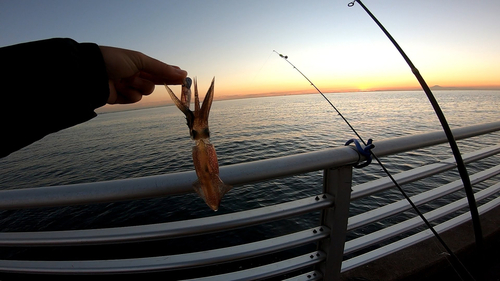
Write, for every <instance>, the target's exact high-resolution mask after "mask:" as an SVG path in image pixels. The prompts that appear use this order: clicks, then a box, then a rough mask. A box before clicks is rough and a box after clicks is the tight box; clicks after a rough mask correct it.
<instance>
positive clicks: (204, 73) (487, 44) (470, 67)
mask: <svg viewBox="0 0 500 281" xmlns="http://www.w3.org/2000/svg"><path fill="white" fill-rule="evenodd" d="M349 2H350V1H349V0H341V1H339V0H335V1H273V0H264V1H260V0H251V1H246V0H245V1H243V0H238V1H234V0H233V1H201V0H200V1H189V0H188V1H186V0H181V1H164V0H162V1H123V0H119V1H102V0H99V1H68V0H62V1H58V0H50V1H41V0H37V1H28V0H21V1H0V46H6V45H12V44H16V43H20V42H26V41H33V40H39V39H44V38H51V37H70V38H73V39H75V40H76V41H79V42H95V43H97V44H100V45H109V46H116V47H122V48H127V49H134V50H138V51H141V52H143V53H145V54H147V55H149V56H152V57H155V58H157V59H160V60H162V61H164V62H166V63H169V64H174V65H178V66H180V67H181V68H183V69H185V70H187V71H188V73H189V76H191V77H195V76H196V77H197V78H198V82H199V83H198V84H199V86H200V91H201V92H202V93H204V92H205V91H206V89H208V86H209V83H210V81H211V79H212V77H214V76H215V77H216V85H215V96H216V98H221V97H228V96H237V95H258V94H264V93H276V92H294V93H295V92H312V91H313V89H311V87H310V85H309V84H308V83H307V82H306V81H305V80H304V79H303V78H302V77H301V76H300V74H299V73H298V72H296V71H295V70H294V69H293V68H292V67H291V66H290V65H289V64H287V63H286V62H285V61H284V60H283V59H281V58H280V57H279V56H277V55H276V54H275V53H273V50H277V51H278V52H280V53H283V54H286V55H288V56H289V60H290V61H291V62H292V63H293V64H295V65H296V66H297V67H298V68H299V69H300V70H301V71H302V72H303V73H305V74H306V75H307V76H308V77H309V78H310V79H311V80H312V81H313V82H315V84H316V85H317V86H318V87H319V88H320V89H322V90H323V91H324V92H329V91H359V90H361V91H366V90H375V89H394V88H412V87H413V88H416V87H418V84H417V82H416V80H415V78H414V77H413V74H412V73H411V71H410V69H409V68H408V66H407V65H406V64H405V62H404V60H403V59H402V58H401V56H400V55H399V53H398V52H397V50H396V49H395V48H394V47H393V46H392V45H391V43H390V42H389V40H388V39H387V38H386V37H385V35H384V34H383V33H382V32H381V31H380V29H379V28H378V27H377V26H376V25H375V23H374V22H373V21H372V20H371V19H370V18H369V17H368V15H367V14H366V13H365V12H364V11H363V9H362V8H361V7H360V6H359V5H354V7H352V8H349V7H348V6H347V4H348V3H349ZM363 3H364V4H365V5H366V6H368V8H370V9H371V11H372V12H373V13H374V14H375V15H376V16H377V17H378V19H379V20H380V21H381V22H382V23H383V24H384V25H385V27H386V28H387V29H388V30H389V32H391V33H392V35H393V36H394V37H395V39H396V40H397V41H398V42H399V44H400V45H401V47H402V48H403V49H404V50H405V51H406V53H407V54H408V56H409V57H410V58H411V59H412V61H413V62H414V64H415V65H416V66H417V68H418V69H419V70H420V72H421V74H422V75H423V76H424V78H425V79H426V80H427V82H428V84H429V85H430V86H432V85H441V86H445V87H450V86H461V87H464V86H467V87H470V86H474V87H477V86H500V32H499V30H500V19H499V18H498V12H499V11H500V1H498V0H484V1H470V0H442V1H435V0H418V1H417V0H414V1H401V0H397V1H396V0H384V1H382V0H365V1H363ZM177 88H180V87H173V89H174V90H176V91H177V92H178V90H179V89H177ZM69 90H70V89H69ZM168 100H169V97H168V95H167V94H166V91H165V90H164V89H163V87H162V86H157V88H156V90H155V92H154V93H153V94H152V95H151V97H148V98H145V99H144V100H143V101H141V102H143V103H153V102H165V101H168Z"/></svg>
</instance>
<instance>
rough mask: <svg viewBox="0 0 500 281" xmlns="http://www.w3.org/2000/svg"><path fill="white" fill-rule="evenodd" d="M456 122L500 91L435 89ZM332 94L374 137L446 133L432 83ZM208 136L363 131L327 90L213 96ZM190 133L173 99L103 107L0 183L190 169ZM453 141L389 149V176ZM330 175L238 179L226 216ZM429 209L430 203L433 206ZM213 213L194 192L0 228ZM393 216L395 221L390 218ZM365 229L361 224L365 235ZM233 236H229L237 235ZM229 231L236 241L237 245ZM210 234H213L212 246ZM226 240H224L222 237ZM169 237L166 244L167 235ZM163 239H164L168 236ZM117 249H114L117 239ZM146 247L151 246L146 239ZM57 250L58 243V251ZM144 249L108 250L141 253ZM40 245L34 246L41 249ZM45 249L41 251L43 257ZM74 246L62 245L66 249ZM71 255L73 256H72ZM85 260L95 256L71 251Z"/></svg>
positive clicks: (226, 160) (274, 151) (308, 221)
mask: <svg viewBox="0 0 500 281" xmlns="http://www.w3.org/2000/svg"><path fill="white" fill-rule="evenodd" d="M435 95H436V98H437V100H438V101H439V103H440V105H441V107H442V109H443V111H444V113H445V115H446V116H447V119H448V122H449V124H450V126H451V127H452V128H456V127H460V126H468V125H474V124H479V123H485V122H493V121H498V120H499V118H500V110H499V106H500V91H436V92H435ZM327 97H328V98H329V99H330V100H331V101H332V102H333V104H334V105H335V106H336V107H337V108H338V109H339V110H340V111H341V112H342V114H343V115H344V116H345V117H346V118H347V119H348V120H349V121H350V122H351V124H352V126H353V127H354V128H356V129H357V130H358V132H359V134H360V135H361V136H362V137H363V138H364V139H365V140H366V139H368V138H372V139H373V140H374V143H375V145H376V143H377V141H378V140H383V139H387V138H392V137H399V136H406V135H411V134H418V133H422V132H428V131H432V130H440V129H441V126H440V124H439V121H438V119H437V117H436V115H435V114H434V111H433V109H432V107H431V105H430V104H429V102H428V101H427V98H426V96H425V94H424V93H423V92H420V91H411V92H362V93H332V94H327ZM209 123H210V130H211V141H212V143H213V144H214V145H215V148H216V150H217V154H218V158H219V164H220V165H221V166H223V165H229V164H235V163H242V162H248V161H254V160H259V159H266V158H273V157H277V156H284V155H292V154H296V153H302V152H309V151H315V150H319V149H325V148H330V147H336V146H342V145H343V144H344V143H345V142H346V141H347V140H349V139H351V138H354V137H355V135H354V134H353V133H352V132H351V131H350V129H349V128H348V126H347V125H346V124H345V123H344V122H343V121H342V119H341V118H340V117H339V116H338V115H337V114H336V112H335V111H334V109H333V108H331V107H330V106H329V104H328V103H327V102H326V101H324V100H323V98H322V97H321V96H319V95H289V96H278V97H264V98H251V99H239V100H226V101H215V102H214V103H213V105H212V110H211V113H210V120H209ZM499 136H500V135H499V134H498V133H495V134H492V135H489V136H481V137H475V138H473V139H471V140H466V141H460V142H459V146H460V149H461V151H462V152H463V153H465V152H468V151H472V150H475V149H478V148H481V147H484V146H487V145H492V144H497V143H498V141H499V139H500V138H499ZM192 145H193V142H192V141H191V140H190V138H189V132H188V129H187V126H186V125H185V118H184V116H183V114H182V113H181V112H180V111H179V110H178V109H177V108H176V107H175V106H165V107H157V108H150V109H141V110H133V111H124V112H114V113H105V114H100V115H99V116H98V117H96V118H94V119H93V120H91V121H89V122H87V123H84V124H80V125H78V126H75V127H72V128H69V129H66V130H63V131H60V132H58V133H55V134H52V135H49V136H47V137H45V138H44V139H42V140H41V141H39V142H36V143H34V144H32V145H30V146H28V147H26V148H24V149H22V150H20V151H18V152H15V153H13V154H12V155H10V156H8V157H6V158H3V159H0V189H16V188H28V187H40V186H52V185H60V184H72V183H81V182H91V181H102V180H114V179H123V178H130V177H142V176H150V175H157V174H163V173H174V172H179V171H186V170H192V169H193V165H192V159H191V147H192ZM451 157H452V154H451V151H450V149H449V148H448V146H447V145H440V146H437V147H433V148H428V149H420V150H417V151H412V152H409V153H403V154H398V155H394V156H390V157H384V158H382V161H383V162H384V163H385V164H386V165H387V167H388V169H389V170H390V171H391V172H392V173H397V172H400V171H403V170H408V169H411V168H415V167H418V166H422V165H425V164H428V163H433V162H436V161H439V160H442V159H446V158H451ZM499 160H500V159H499V158H498V157H493V158H490V159H487V160H485V161H482V162H479V163H477V164H473V165H470V167H468V168H469V169H470V173H472V172H474V171H476V170H479V169H483V168H485V167H489V166H491V165H493V164H494V163H498V161H499ZM321 176H322V172H320V171H318V172H313V173H308V174H305V175H298V176H294V177H291V178H287V179H278V180H273V181H269V182H263V183H256V184H251V185H245V186H236V187H234V189H233V190H232V191H230V192H229V193H228V194H227V195H226V196H225V197H224V199H223V202H222V204H221V208H220V210H219V212H218V213H217V214H221V213H229V212H234V211H239V210H243V209H248V208H256V207H259V206H266V205H269V204H275V203H277V202H285V201H289V200H292V199H298V198H303V197H307V196H312V195H316V194H319V193H321V184H322V178H321ZM381 176H383V174H382V173H381V169H380V167H378V166H377V165H375V164H372V165H370V166H369V167H367V168H365V169H360V170H355V171H354V185H356V184H359V183H362V182H365V181H368V180H373V179H376V178H379V177H381ZM452 179H453V180H455V179H457V173H456V172H454V171H451V172H447V173H445V174H444V175H442V176H439V177H432V178H429V179H427V180H426V181H423V183H417V184H412V185H408V187H405V188H407V190H408V192H409V193H410V194H412V193H414V192H416V191H417V190H423V189H428V188H432V187H433V186H435V185H437V184H442V183H444V182H447V181H449V180H452ZM399 198H401V196H400V195H399V194H398V193H397V192H396V191H389V192H388V193H386V194H384V195H377V196H374V197H370V198H366V199H363V200H358V201H356V202H353V205H352V207H351V212H352V213H353V214H356V213H359V212H361V211H365V210H368V209H371V208H374V207H376V206H379V205H382V204H384V203H386V202H389V201H393V200H397V199H399ZM431 207H432V206H431ZM213 214H214V213H213V212H212V211H211V210H210V209H209V208H208V207H207V206H206V205H205V204H204V202H203V201H202V200H201V199H199V198H198V197H197V196H196V195H195V194H194V193H193V194H188V195H183V196H173V197H169V198H156V199H148V200H137V201H130V202H117V203H109V204H95V205H89V206H72V207H65V208H41V209H33V210H20V211H2V212H0V229H2V231H35V230H37V231H39V230H62V229H83V228H99V227H115V226H127V225H136V224H144V223H159V222H167V221H175V220H181V219H190V218H196V217H203V216H210V215H213ZM317 220H318V216H317V215H314V214H313V215H309V216H303V217H299V218H296V219H290V220H284V221H280V222H279V223H272V224H266V225H264V226H260V227H255V228H251V229H250V230H245V231H234V232H231V233H230V234H225V235H223V236H220V235H207V236H204V237H203V239H202V240H203V243H201V244H196V243H194V244H193V242H192V241H187V240H186V241H184V240H182V239H181V241H178V242H176V245H183V246H182V247H180V246H173V245H171V244H165V245H166V246H165V247H158V245H157V244H154V245H151V246H150V249H149V252H148V254H151V253H152V254H158V255H163V254H173V253H177V252H182V251H183V250H185V245H191V246H192V248H193V249H196V250H202V249H205V248H207V247H210V245H217V244H218V243H222V242H220V241H224V243H225V244H224V245H226V244H227V245H231V244H235V243H239V242H242V241H245V242H251V241H254V240H259V239H262V238H266V237H267V236H270V237H271V236H274V235H275V234H274V233H271V232H270V231H268V228H272V229H273V230H277V231H278V232H280V231H281V232H282V233H289V232H293V231H295V230H297V229H304V227H311V226H313V225H314V224H315V223H317ZM381 223H390V222H381ZM363 231H364V230H360V233H358V234H359V235H361V234H362V232H363ZM353 235H356V234H353ZM228 237H230V239H228ZM228 240H229V242H228ZM207 241H209V242H211V243H207ZM217 241H219V242H217ZM165 243H167V242H165ZM162 245H163V244H162ZM110 247H112V246H110ZM140 248H141V250H142V249H143V248H147V247H144V245H141V246H140ZM51 251H52V252H51V255H53V256H57V255H58V253H59V251H60V250H58V249H54V250H51ZM137 251H140V250H139V249H135V250H129V251H125V252H124V251H123V250H119V251H116V252H119V254H116V252H115V254H110V253H111V252H113V251H107V252H106V253H103V252H102V251H97V252H99V254H100V255H99V257H102V255H104V256H108V255H110V257H114V256H116V255H119V256H121V257H123V256H128V255H132V254H131V253H132V252H134V253H135V252H137ZM28 252H29V251H25V250H22V249H21V250H19V251H11V252H9V251H7V252H6V253H2V254H0V255H2V256H3V257H8V258H11V257H15V258H29V257H32V256H36V255H42V254H40V253H34V254H33V253H31V252H29V253H28ZM35 252H36V251H35ZM45 254H46V252H44V255H45ZM67 254H68V253H67V252H65V255H67ZM72 254H73V252H72V253H70V257H71V255H72ZM73 255H75V258H86V257H88V256H89V255H90V256H92V255H91V254H89V253H85V254H82V253H79V254H73Z"/></svg>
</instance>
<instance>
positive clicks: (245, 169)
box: [0, 122, 500, 280]
mask: <svg viewBox="0 0 500 281" xmlns="http://www.w3.org/2000/svg"><path fill="white" fill-rule="evenodd" d="M499 130H500V122H494V123H488V124H481V125H476V126H470V127H463V128H458V129H455V130H454V131H453V132H454V134H455V138H456V139H465V138H469V137H472V136H478V135H482V134H488V133H491V132H495V131H499ZM446 141H447V140H446V137H445V135H444V133H442V132H431V133H425V134H419V135H412V136H407V137H400V138H393V139H389V140H382V141H377V142H376V147H375V149H374V150H373V151H374V153H375V154H377V156H379V157H382V156H387V155H392V154H396V153H400V152H407V151H411V150H415V149H418V148H424V147H428V146H433V145H437V144H441V143H445V142H446ZM499 153H500V146H499V145H497V146H491V147H486V148H483V149H480V150H478V151H474V152H471V153H467V154H464V155H463V158H464V161H465V162H466V163H470V162H475V161H478V160H479V159H483V158H487V157H490V156H492V155H496V154H499ZM358 160H359V156H358V153H357V152H356V151H355V150H354V149H353V148H352V147H339V148H332V149H325V150H321V151H315V152H310V153H303V154H297V155H292V156H286V157H279V158H273V159H267V160H261V161H255V162H250V163H242V164H235V165H228V166H224V167H221V169H220V175H221V178H223V179H224V181H225V182H226V183H228V184H231V185H233V186H236V188H237V186H238V185H242V184H248V183H252V182H259V181H265V180H270V179H275V178H280V177H288V176H292V175H297V174H303V173H307V172H311V171H318V170H323V171H324V174H323V179H324V184H323V193H322V194H318V195H317V196H313V197H309V198H304V199H299V200H295V201H291V202H286V203H281V204H277V205H273V206H267V207H262V208H258V209H253V210H247V211H242V212H237V213H232V214H225V215H219V216H214V217H208V218H200V219H192V220H185V221H179V222H169V223H160V224H152V225H140V226H131V227H117V228H105V229H86V230H65V231H47V232H0V246H1V247H14V246H15V247H41V246H74V245H94V244H115V243H132V242H138V241H151V240H161V239H173V238H177V237H184V236H195V235H199V234H205V233H214V232H220V231H228V230H231V229H235V228H242V227H247V226H250V225H256V224H262V223H266V222H271V221H275V220H280V219H284V218H289V217H295V216H298V215H302V214H306V213H310V212H315V211H321V218H320V220H319V224H318V225H317V226H315V227H312V228H310V229H306V230H303V231H299V232H296V233H291V234H287V235H282V236H278V237H274V238H270V239H264V240H260V241H257V242H252V243H247V244H241V245H237V246H231V247H226V248H218V249H212V250H208V251H202V252H190V253H183V254H176V255H169V256H155V257H146V258H144V257H141V258H127V259H114V260H75V261H45V260H29V261H26V260H0V272H9V273H47V274H111V273H127V272H151V271H165V270H180V269H188V268H193V267H196V268H197V267H202V266H210V265H213V264H220V263H227V262H231V261H235V260H241V259H248V258H251V257H255V256H260V255H267V254H272V253H276V252H279V251H282V250H285V249H290V248H295V247H298V246H301V245H305V244H310V243H317V245H318V246H317V247H318V248H317V251H314V252H311V253H309V254H307V255H299V256H297V257H294V258H291V259H285V260H281V261H278V262H273V263H271V264H268V265H263V266H257V267H254V268H250V269H244V270H239V271H235V272H231V273H225V274H222V275H215V276H211V277H204V280H247V279H255V278H265V277H270V276H275V275H278V274H283V273H286V272H293V271H297V270H298V269H302V268H306V269H307V268H309V269H310V270H312V271H309V272H307V273H305V274H304V273H301V274H299V275H298V276H297V277H294V279H293V280H318V279H321V278H323V277H326V278H325V279H328V280H335V279H336V278H338V277H339V275H340V273H341V272H342V271H346V270H349V269H351V268H354V267H356V266H359V265H362V264H365V263H367V262H370V261H372V260H374V259H377V258H380V257H383V256H385V255H388V254H390V253H392V252H394V251H397V250H400V249H404V248H405V247H408V246H410V245H413V244H415V243H417V242H419V241H422V240H423V239H426V238H428V237H429V233H428V232H425V231H424V232H419V233H416V234H413V235H411V236H408V237H406V238H402V239H400V240H398V241H396V242H393V243H389V244H387V245H384V246H380V247H378V248H377V249H375V250H371V251H370V250H365V249H366V248H367V247H370V246H374V245H378V243H380V242H381V241H383V240H386V239H389V238H391V237H394V236H396V235H399V234H401V233H404V232H406V231H408V230H412V229H415V228H416V227H418V226H420V225H421V222H420V221H419V219H418V218H410V219H408V220H406V221H403V222H400V223H397V224H394V225H391V226H388V227H386V228H383V229H380V230H377V231H374V232H373V233H370V234H367V235H364V236H361V237H357V238H355V239H352V240H350V241H348V242H345V240H346V233H347V232H348V231H351V230H354V229H356V228H359V227H363V226H366V225H368V224H370V223H373V222H376V221H378V220H381V219H384V218H387V217H389V216H393V215H395V214H398V213H401V212H404V211H406V210H408V209H409V205H408V204H407V203H406V202H405V201H403V200H402V201H398V202H394V203H391V204H388V205H385V206H381V207H379V208H376V209H373V210H371V211H368V212H365V213H361V214H359V215H356V216H352V217H350V218H349V206H350V201H351V200H356V199H360V198H363V197H366V196H370V195H372V194H375V193H378V192H382V191H384V190H387V189H390V188H392V187H393V183H392V182H391V181H390V180H388V179H387V178H381V179H378V180H374V181H371V182H367V183H364V184H360V185H357V186H355V187H354V188H353V190H354V191H353V192H352V193H351V188H352V187H351V183H352V165H353V164H355V163H356V162H357V161H358ZM454 167H455V164H454V161H453V159H447V160H444V161H440V162H439V163H435V164H430V165H426V166H423V167H419V168H415V169H412V170H410V171H405V172H402V173H399V174H397V175H394V177H395V178H396V180H398V182H399V183H400V184H405V183H409V182H413V181H417V180H419V179H423V178H426V177H429V176H431V175H436V174H439V173H442V172H444V171H446V170H450V169H453V168H454ZM498 174H500V165H498V166H495V167H491V168H489V169H485V170H484V171H480V172H478V173H476V174H473V175H471V181H472V183H473V184H476V183H479V182H482V181H485V180H487V179H490V178H492V177H494V176H496V175H498ZM195 178H196V175H195V173H194V171H190V172H182V173H175V174H165V175H158V176H151V177H143V178H133V179H125V180H116V181H106V182H94V183H85V184H75V185H64V186H55V187H38V188H27V189H12V190H3V191H0V210H8V209H26V208H38V207H57V206H69V205H79V204H94V203H102V202H116V201H121V200H136V199H142V198H153V197H163V196H169V195H177V194H184V193H188V192H192V188H191V183H192V182H193V181H194V180H195ZM461 188H462V185H461V182H460V180H456V181H453V182H450V183H448V184H445V185H443V186H440V187H437V188H434V189H431V190H428V191H426V192H423V193H420V194H417V195H414V196H413V197H412V199H413V200H414V202H415V203H416V204H417V205H422V204H426V203H428V202H430V201H432V200H435V199H437V198H440V197H442V196H445V195H448V194H451V193H454V192H456V191H457V190H460V189H461ZM499 191H500V184H498V183H495V184H492V185H491V186H489V187H487V188H485V189H483V190H481V191H479V192H477V193H476V197H477V198H478V200H480V199H483V198H491V196H493V195H495V194H497V193H498V192H499ZM499 200H500V199H498V198H496V199H492V200H490V201H488V202H486V203H484V204H482V205H480V206H479V210H480V212H486V211H488V210H490V209H492V208H494V207H496V206H498V205H499V204H500V202H499ZM466 204H467V203H466V201H465V200H464V199H459V200H456V201H453V202H450V203H449V204H446V205H444V206H442V207H440V208H439V209H437V210H435V211H431V212H429V213H427V214H425V215H426V217H428V219H429V220H431V221H432V220H435V219H438V218H440V217H442V216H444V215H447V214H453V213H455V212H456V211H457V210H460V209H462V208H464V207H466ZM468 219H470V218H469V216H468V214H467V213H464V214H457V215H456V216H454V217H453V218H451V219H449V220H447V221H445V222H442V223H440V224H439V225H438V226H436V228H437V229H439V230H440V231H444V230H446V229H449V228H452V227H455V226H457V225H459V224H460V223H463V222H464V221H466V220H468ZM344 248H345V249H344ZM356 253H359V254H356ZM344 254H349V255H350V258H349V259H347V260H345V261H343V257H344ZM313 266H315V267H314V268H313Z"/></svg>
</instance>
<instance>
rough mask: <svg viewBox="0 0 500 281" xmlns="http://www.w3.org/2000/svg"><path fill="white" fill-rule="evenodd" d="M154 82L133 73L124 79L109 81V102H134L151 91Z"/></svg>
mask: <svg viewBox="0 0 500 281" xmlns="http://www.w3.org/2000/svg"><path fill="white" fill-rule="evenodd" d="M154 88H155V84H154V83H153V82H151V81H149V80H147V79H143V78H141V77H139V75H135V76H132V77H129V78H126V79H121V80H116V81H110V87H109V89H110V95H109V97H108V103H109V104H117V103H120V104H125V103H135V102H138V101H140V100H141V99H142V96H146V95H149V94H151V93H152V92H153V90H154Z"/></svg>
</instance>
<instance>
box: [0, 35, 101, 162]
mask: <svg viewBox="0 0 500 281" xmlns="http://www.w3.org/2000/svg"><path fill="white" fill-rule="evenodd" d="M0 81H1V86H0V97H1V99H0V106H1V108H0V126H1V133H2V137H1V139H2V142H1V144H0V157H4V156H7V155H9V154H10V153H12V152H13V151H16V150H18V149H20V148H22V147H24V146H27V145H29V144H31V143H33V142H35V141H37V140H39V139H41V138H43V137H44V136H46V135H48V134H50V133H53V132H56V131H59V130H62V129H65V128H68V127H71V126H74V125H76V124H79V123H82V122H85V121H88V120H90V119H92V118H93V117H95V116H96V113H95V112H94V109H96V108H98V107H100V106H103V105H104V104H106V101H107V99H108V96H109V84H108V76H107V73H106V66H105V64H104V60H103V58H102V54H101V51H100V49H99V47H98V46H97V45H96V44H93V43H77V42H75V41H73V40H71V39H62V38H55V39H48V40H42V41H36V42H29V43H23V44H18V45H13V46H8V47H4V48H0Z"/></svg>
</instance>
